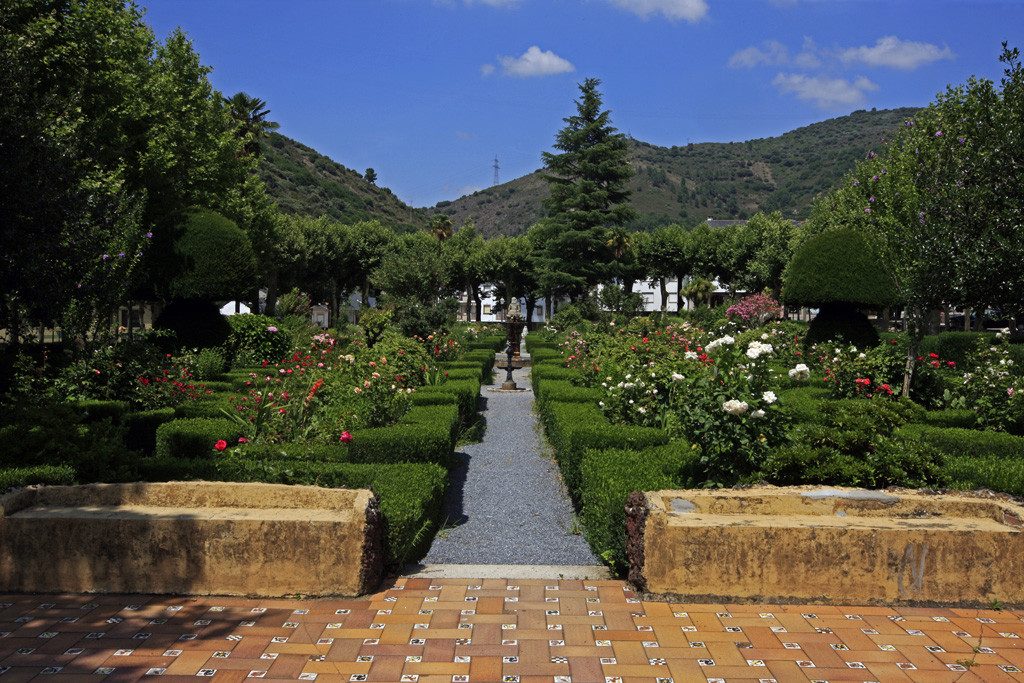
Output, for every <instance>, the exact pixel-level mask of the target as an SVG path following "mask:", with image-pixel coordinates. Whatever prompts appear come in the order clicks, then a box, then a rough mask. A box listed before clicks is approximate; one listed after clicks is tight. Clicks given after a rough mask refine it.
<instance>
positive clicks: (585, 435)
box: [541, 402, 669, 506]
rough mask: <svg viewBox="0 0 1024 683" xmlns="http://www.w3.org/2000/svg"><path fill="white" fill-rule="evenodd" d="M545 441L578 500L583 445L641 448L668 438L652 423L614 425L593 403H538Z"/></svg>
mask: <svg viewBox="0 0 1024 683" xmlns="http://www.w3.org/2000/svg"><path fill="white" fill-rule="evenodd" d="M541 420H542V421H543V423H544V428H545V433H546V434H547V438H548V441H549V442H550V443H551V446H552V447H553V448H554V450H555V459H556V460H557V461H558V465H559V467H560V468H561V470H562V478H563V479H564V480H565V485H566V487H567V488H568V489H569V493H570V495H571V496H572V498H573V501H574V502H575V503H576V504H577V506H578V505H579V504H580V502H581V501H580V494H579V491H580V484H581V481H582V460H583V453H584V452H585V451H586V450H587V449H592V450H607V449H609V448H621V449H630V450H645V449H648V448H651V447H654V446H662V445H665V444H667V443H668V442H669V436H668V432H666V431H665V430H662V429H655V428H653V427H632V426H624V425H614V424H611V423H610V422H608V420H607V418H605V416H604V413H602V412H601V410H600V409H599V408H598V407H597V406H596V405H588V404H585V403H555V402H551V403H547V404H545V405H544V406H542V407H541Z"/></svg>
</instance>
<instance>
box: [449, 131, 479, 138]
mask: <svg viewBox="0 0 1024 683" xmlns="http://www.w3.org/2000/svg"><path fill="white" fill-rule="evenodd" d="M455 137H457V138H458V139H460V140H476V139H477V138H479V137H480V136H479V135H477V134H476V133H467V132H466V131H464V130H457V131H455Z"/></svg>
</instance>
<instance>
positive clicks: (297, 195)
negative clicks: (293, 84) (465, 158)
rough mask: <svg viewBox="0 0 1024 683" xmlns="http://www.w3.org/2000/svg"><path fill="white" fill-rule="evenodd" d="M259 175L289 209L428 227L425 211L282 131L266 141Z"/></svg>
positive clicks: (346, 220)
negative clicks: (411, 205) (413, 206)
mask: <svg viewBox="0 0 1024 683" xmlns="http://www.w3.org/2000/svg"><path fill="white" fill-rule="evenodd" d="M259 173H260V177H261V178H262V179H263V182H264V184H266V186H267V193H268V194H269V195H270V197H271V198H272V199H273V200H274V201H275V202H277V205H278V206H279V207H280V209H281V211H282V212H284V213H286V214H298V215H303V216H314V217H316V216H324V215H326V216H330V217H331V218H333V219H334V220H336V221H338V222H340V223H358V222H360V221H367V220H371V219H374V218H376V219H379V220H381V221H383V222H385V223H387V224H389V225H391V226H392V227H393V228H394V229H395V230H396V231H399V232H402V231H411V230H418V229H421V228H425V227H426V225H427V220H428V218H427V216H426V212H425V211H424V210H423V209H413V208H412V207H410V206H408V205H406V204H405V203H404V202H402V201H401V200H400V199H398V197H396V196H395V195H394V194H393V193H392V192H391V190H389V189H388V188H386V187H377V186H376V185H374V184H372V183H370V182H368V181H367V180H366V179H365V178H364V177H363V175H362V174H360V173H358V172H356V171H353V170H352V169H349V168H345V167H344V166H342V165H341V164H339V163H337V162H335V161H332V160H331V159H329V158H327V157H325V156H323V155H322V154H320V153H318V152H317V151H316V150H314V149H311V148H309V147H306V146H305V145H303V144H302V143H299V142H296V141H295V140H292V139H291V138H287V137H285V136H284V135H280V134H278V133H271V134H270V135H269V136H268V138H267V140H266V142H265V143H264V145H263V158H262V159H261V161H260V167H259Z"/></svg>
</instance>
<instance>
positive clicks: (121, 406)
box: [71, 400, 128, 424]
mask: <svg viewBox="0 0 1024 683" xmlns="http://www.w3.org/2000/svg"><path fill="white" fill-rule="evenodd" d="M71 407H72V409H73V410H75V412H77V413H78V414H79V415H81V416H82V422H83V423H85V424H88V423H90V422H100V421H102V420H110V421H112V422H121V420H122V419H123V418H124V416H125V414H126V413H127V412H128V402H127V401H102V400H91V401H75V402H74V403H72V404H71Z"/></svg>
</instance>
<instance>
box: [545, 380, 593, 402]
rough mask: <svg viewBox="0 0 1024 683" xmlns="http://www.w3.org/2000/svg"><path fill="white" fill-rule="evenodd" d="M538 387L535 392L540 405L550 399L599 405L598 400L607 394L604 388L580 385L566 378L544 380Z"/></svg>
mask: <svg viewBox="0 0 1024 683" xmlns="http://www.w3.org/2000/svg"><path fill="white" fill-rule="evenodd" d="M538 389H539V390H538V392H537V393H536V394H535V396H536V400H537V405H538V406H541V405H544V404H545V403H547V402H548V401H554V402H556V403H587V404H590V405H597V403H598V401H600V400H601V399H602V398H604V396H605V391H604V389H598V388H591V387H578V386H576V385H574V384H573V383H572V382H570V381H568V380H564V379H547V380H544V382H543V383H541V384H540V385H539V388H538Z"/></svg>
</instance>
